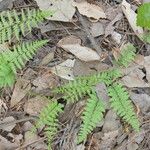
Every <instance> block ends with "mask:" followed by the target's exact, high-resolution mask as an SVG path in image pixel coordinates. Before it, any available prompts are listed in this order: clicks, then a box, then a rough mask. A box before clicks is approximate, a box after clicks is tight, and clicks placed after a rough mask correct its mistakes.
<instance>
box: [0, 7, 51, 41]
mask: <svg viewBox="0 0 150 150" xmlns="http://www.w3.org/2000/svg"><path fill="white" fill-rule="evenodd" d="M52 14H53V12H51V11H41V10H36V9H32V10H29V9H22V10H21V13H18V12H17V11H16V10H13V11H3V12H2V13H1V14H0V43H4V42H5V41H7V40H8V41H10V40H11V38H12V37H13V36H14V35H15V37H16V38H17V40H19V39H20V36H19V35H20V33H22V34H23V35H24V36H25V33H26V31H29V32H31V29H32V27H36V26H37V24H38V23H39V22H41V21H43V20H44V18H45V17H48V16H51V15H52Z"/></svg>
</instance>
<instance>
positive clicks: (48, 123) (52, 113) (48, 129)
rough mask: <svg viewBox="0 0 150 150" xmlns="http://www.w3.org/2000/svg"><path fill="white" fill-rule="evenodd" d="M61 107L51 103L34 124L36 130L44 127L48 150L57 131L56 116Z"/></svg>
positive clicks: (54, 102) (56, 103) (55, 102)
mask: <svg viewBox="0 0 150 150" xmlns="http://www.w3.org/2000/svg"><path fill="white" fill-rule="evenodd" d="M62 107H63V106H62V105H61V104H59V103H58V102H57V101H53V102H51V103H50V104H49V105H48V106H46V107H45V108H44V109H43V110H42V111H41V113H40V116H39V120H38V121H37V123H36V128H40V127H42V126H45V134H46V137H47V140H48V146H49V149H51V148H50V147H51V142H52V140H53V138H54V135H55V134H56V133H57V129H58V119H57V117H58V115H59V113H60V112H62Z"/></svg>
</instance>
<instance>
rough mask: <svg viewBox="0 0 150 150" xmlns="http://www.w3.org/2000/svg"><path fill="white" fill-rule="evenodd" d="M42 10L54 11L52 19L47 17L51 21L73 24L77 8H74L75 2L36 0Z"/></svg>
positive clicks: (69, 0) (66, 0)
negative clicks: (73, 3)
mask: <svg viewBox="0 0 150 150" xmlns="http://www.w3.org/2000/svg"><path fill="white" fill-rule="evenodd" d="M35 1H36V2H37V4H38V6H39V8H40V9H41V10H50V11H54V12H55V13H54V14H53V16H52V17H47V19H49V20H56V21H64V22H71V21H72V17H73V15H74V13H75V8H74V7H73V6H72V2H73V0H35Z"/></svg>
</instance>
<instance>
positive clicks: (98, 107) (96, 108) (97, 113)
mask: <svg viewBox="0 0 150 150" xmlns="http://www.w3.org/2000/svg"><path fill="white" fill-rule="evenodd" d="M104 111H105V109H104V104H103V102H102V100H100V99H98V97H97V94H96V92H95V91H94V90H92V93H90V94H89V99H88V100H87V104H86V106H85V110H84V112H83V116H82V120H83V123H82V125H81V129H80V131H79V135H78V143H81V142H82V141H84V140H86V138H87V135H88V134H89V133H91V131H92V130H93V129H94V128H95V127H96V125H97V123H98V122H99V121H101V119H102V118H103V112H104Z"/></svg>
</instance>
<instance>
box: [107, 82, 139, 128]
mask: <svg viewBox="0 0 150 150" xmlns="http://www.w3.org/2000/svg"><path fill="white" fill-rule="evenodd" d="M108 95H109V96H110V103H111V107H112V108H113V109H114V110H115V111H116V112H117V114H118V115H119V116H120V117H122V118H123V119H124V120H125V121H126V122H127V123H128V124H130V125H131V126H132V128H133V129H134V130H135V131H139V126H140V125H139V121H138V119H137V117H136V114H135V112H134V109H133V106H132V103H131V101H130V100H129V94H128V92H127V91H126V89H125V88H124V87H123V86H122V84H120V83H114V84H112V85H111V86H110V87H108Z"/></svg>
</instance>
